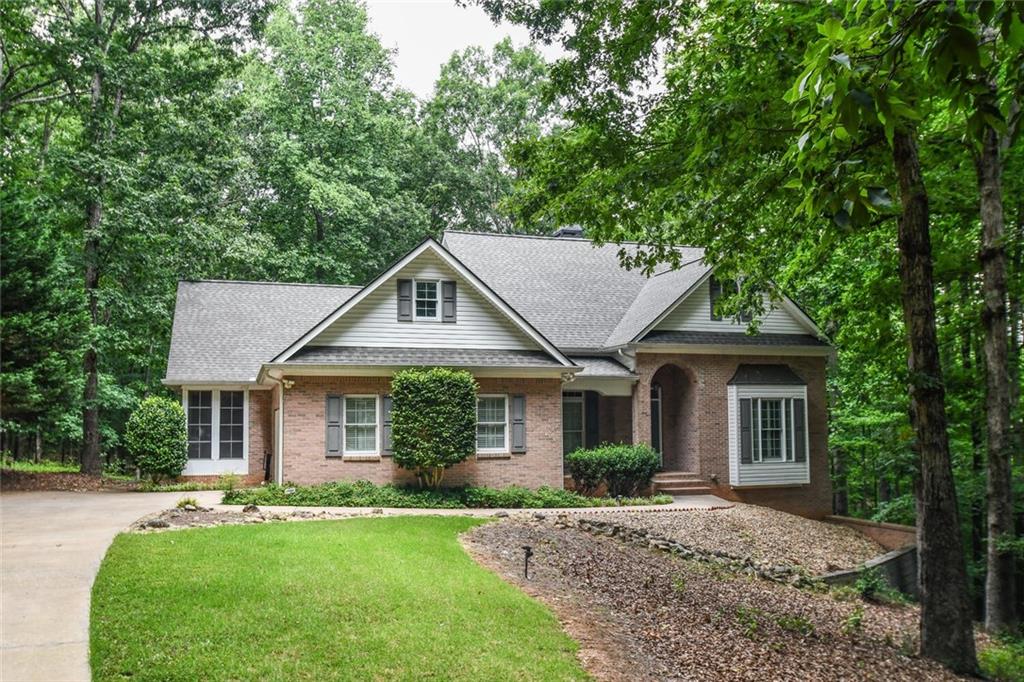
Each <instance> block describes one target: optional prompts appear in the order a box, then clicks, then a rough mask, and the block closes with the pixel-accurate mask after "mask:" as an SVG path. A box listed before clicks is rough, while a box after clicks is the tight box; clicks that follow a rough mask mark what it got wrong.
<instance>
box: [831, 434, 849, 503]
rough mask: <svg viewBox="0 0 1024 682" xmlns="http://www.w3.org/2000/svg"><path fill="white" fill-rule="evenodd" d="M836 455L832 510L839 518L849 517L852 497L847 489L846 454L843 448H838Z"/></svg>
mask: <svg viewBox="0 0 1024 682" xmlns="http://www.w3.org/2000/svg"><path fill="white" fill-rule="evenodd" d="M834 453H835V454H834V455H833V465H834V467H835V493H834V495H833V502H832V510H833V511H834V512H835V513H836V514H838V515H839V516H847V515H848V514H849V513H850V496H849V493H848V492H847V489H846V486H847V481H846V452H845V451H844V450H843V449H842V448H836V449H835V450H834Z"/></svg>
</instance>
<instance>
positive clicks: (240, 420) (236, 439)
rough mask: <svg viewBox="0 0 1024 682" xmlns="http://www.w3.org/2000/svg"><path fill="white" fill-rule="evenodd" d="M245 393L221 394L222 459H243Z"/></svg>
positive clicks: (226, 392)
mask: <svg viewBox="0 0 1024 682" xmlns="http://www.w3.org/2000/svg"><path fill="white" fill-rule="evenodd" d="M244 424H245V393H244V392H243V391H221V392H220V458H221V459H242V458H243V457H244V456H245V455H244V452H243V447H244V440H243V438H244Z"/></svg>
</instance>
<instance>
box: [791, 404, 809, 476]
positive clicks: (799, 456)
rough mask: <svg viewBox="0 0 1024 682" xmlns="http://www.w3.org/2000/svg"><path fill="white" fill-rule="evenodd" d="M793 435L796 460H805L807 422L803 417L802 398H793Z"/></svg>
mask: <svg viewBox="0 0 1024 682" xmlns="http://www.w3.org/2000/svg"><path fill="white" fill-rule="evenodd" d="M793 435H794V436H795V437H796V461H797V462H806V461H807V424H806V421H805V419H804V399H803V398H794V399H793Z"/></svg>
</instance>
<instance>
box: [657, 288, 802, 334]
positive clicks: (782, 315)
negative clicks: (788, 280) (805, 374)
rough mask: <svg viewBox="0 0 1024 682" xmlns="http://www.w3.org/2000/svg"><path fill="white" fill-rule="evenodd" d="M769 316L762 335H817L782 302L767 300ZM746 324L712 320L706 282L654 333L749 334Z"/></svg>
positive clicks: (764, 319)
mask: <svg viewBox="0 0 1024 682" xmlns="http://www.w3.org/2000/svg"><path fill="white" fill-rule="evenodd" d="M764 306H765V310H766V312H765V314H764V315H763V316H761V317H760V318H758V321H759V322H760V326H759V328H758V329H759V332H760V333H761V334H814V335H817V330H815V329H813V327H811V326H808V325H807V324H805V323H804V322H802V321H801V320H799V319H798V318H797V316H796V315H795V314H793V313H792V312H790V311H789V310H787V309H786V308H785V307H784V306H783V305H781V304H780V303H779V302H774V303H773V302H772V301H771V299H770V298H769V297H768V295H767V294H766V295H765V297H764ZM746 329H747V323H746V322H740V321H738V320H735V319H733V318H722V319H720V320H713V319H711V284H710V281H709V280H708V279H705V280H704V281H703V282H702V283H701V284H700V285H698V286H697V287H696V288H695V289H694V290H693V292H692V293H690V294H689V295H688V296H687V297H686V298H685V299H683V300H682V301H681V302H680V303H679V305H678V306H676V308H675V309H674V310H672V311H671V312H670V313H669V314H668V315H666V316H665V318H664V319H663V320H661V322H659V323H658V324H657V325H655V327H654V329H653V330H652V331H699V332H739V333H742V332H745V331H746Z"/></svg>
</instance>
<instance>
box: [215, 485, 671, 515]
mask: <svg viewBox="0 0 1024 682" xmlns="http://www.w3.org/2000/svg"><path fill="white" fill-rule="evenodd" d="M671 501H672V498H671V497H669V496H667V495H659V496H655V497H639V498H629V499H624V500H622V504H623V505H648V504H668V503H670V502H671ZM224 504H255V505H290V506H309V507H396V508H423V509H464V508H471V509H552V508H569V507H607V506H615V505H617V504H618V501H617V500H615V499H611V498H607V497H605V498H595V497H585V496H583V495H579V494H577V493H574V492H571V491H568V490H559V489H556V488H548V487H541V488H538V489H536V490H531V489H529V488H522V487H519V486H509V487H507V488H501V489H497V488H487V487H481V486H467V487H464V488H442V489H437V490H422V489H414V488H402V487H398V486H394V485H375V484H373V483H370V482H369V481H355V482H349V481H337V482H333V483H322V484H320V485H313V486H292V485H288V484H286V485H277V484H270V485H266V486H263V487H261V488H250V489H235V490H229V491H227V492H226V493H225V494H224Z"/></svg>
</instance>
